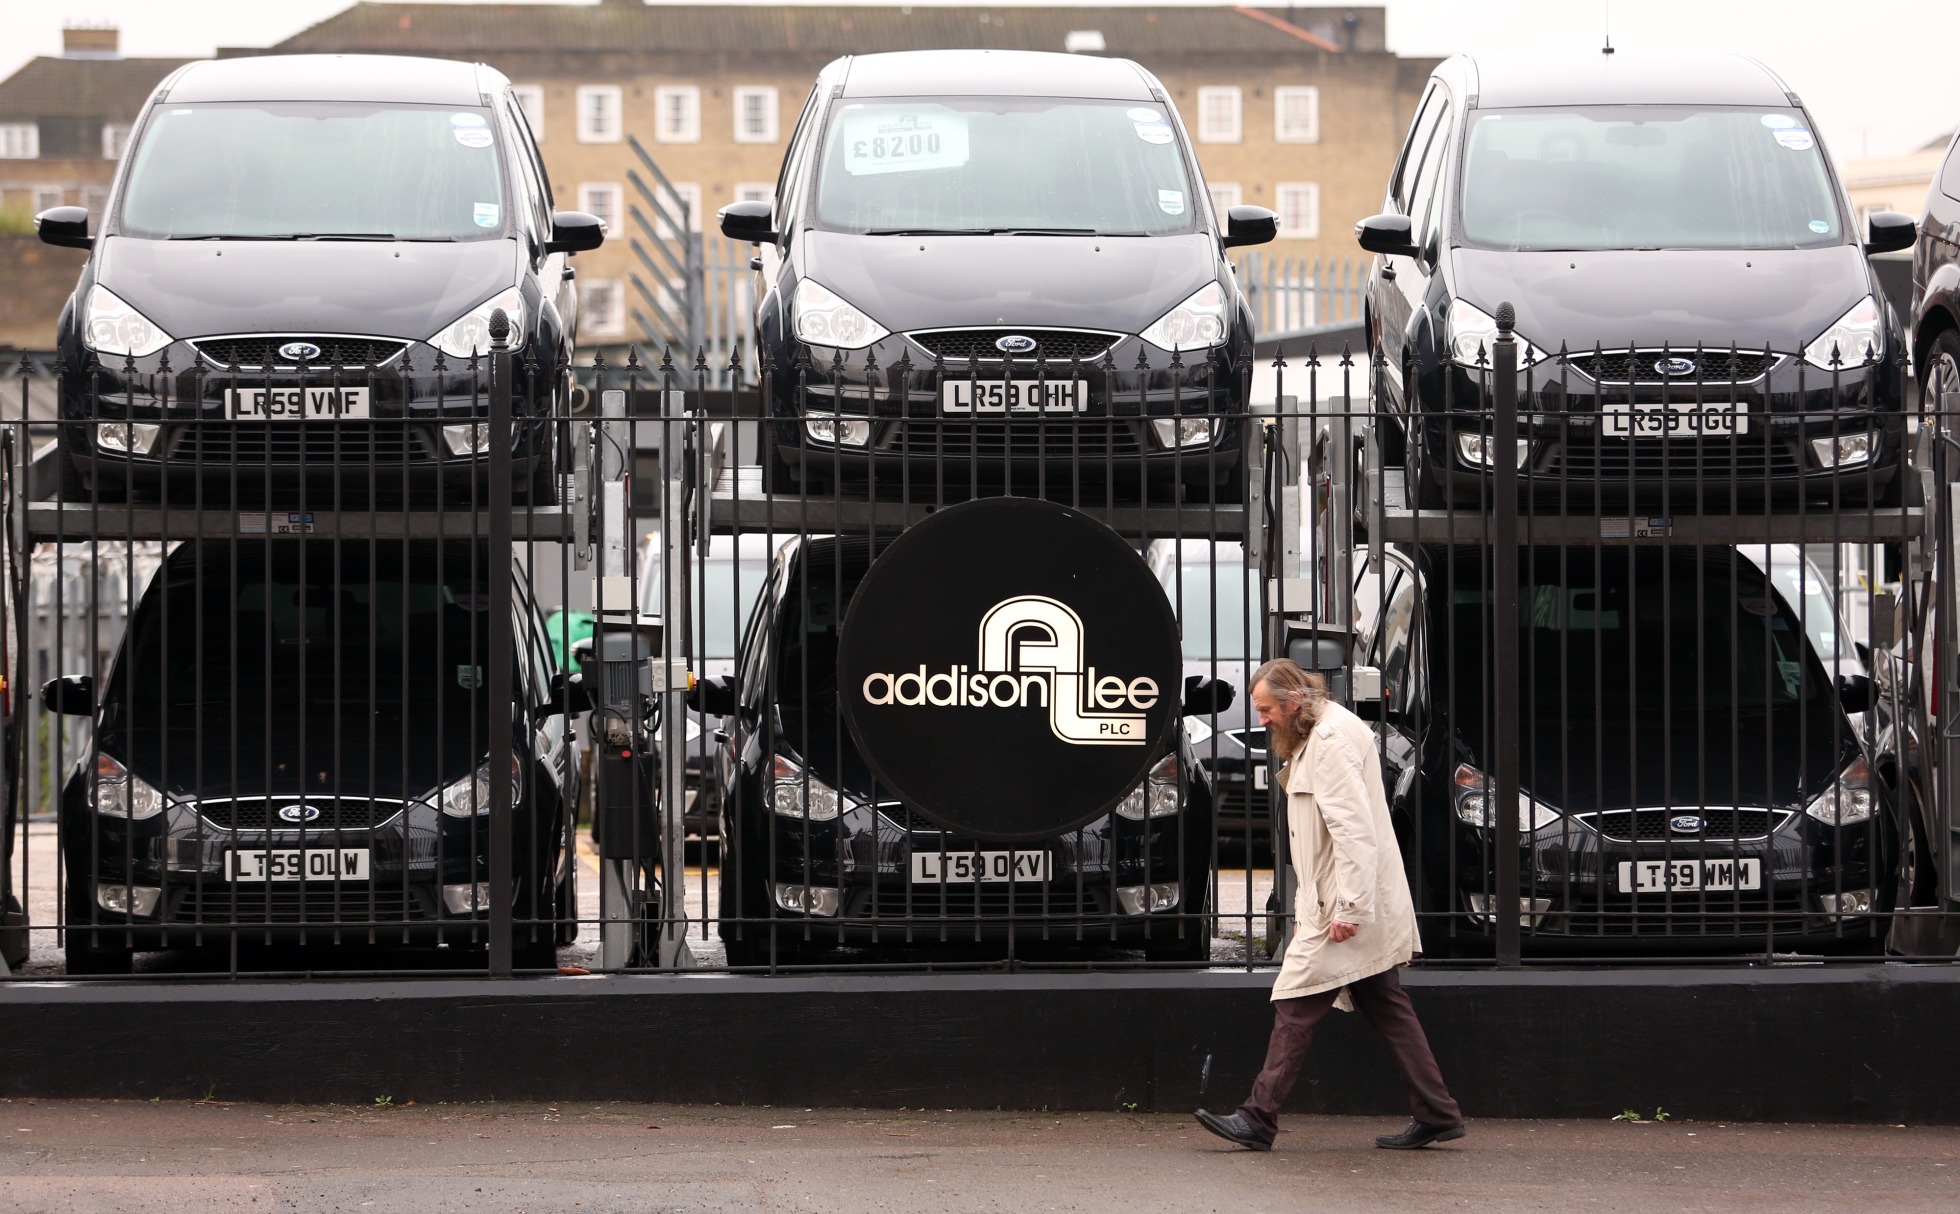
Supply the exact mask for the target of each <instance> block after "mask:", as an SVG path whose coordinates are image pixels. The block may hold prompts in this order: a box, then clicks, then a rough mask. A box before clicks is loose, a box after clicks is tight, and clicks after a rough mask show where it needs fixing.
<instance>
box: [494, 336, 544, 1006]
mask: <svg viewBox="0 0 1960 1214" xmlns="http://www.w3.org/2000/svg"><path fill="white" fill-rule="evenodd" d="M510 380H511V354H510V317H509V316H506V315H505V314H504V310H503V309H502V308H498V309H497V310H496V311H495V312H492V313H491V314H490V487H489V511H490V560H489V564H490V568H489V571H488V572H489V577H488V582H489V585H488V590H489V597H490V655H489V661H490V680H489V682H490V711H489V721H490V758H489V765H490V973H491V975H492V976H493V977H505V976H508V975H509V973H510V971H511V899H512V895H513V893H514V892H515V881H514V880H513V874H512V873H511V796H510V794H511V788H510V776H509V774H508V773H509V772H510V768H511V763H512V762H513V761H514V755H513V753H512V746H511V713H512V711H513V707H514V706H513V704H512V696H513V692H514V690H515V689H514V688H513V687H512V685H511V683H512V679H511V676H512V674H513V667H514V666H515V664H516V662H515V658H514V656H513V653H514V648H515V638H514V637H513V636H512V635H511V602H512V594H513V588H512V586H511V572H510V566H511V561H512V560H513V559H514V558H515V553H514V552H513V551H512V547H511V518H510V510H511V505H510V502H511V483H510V471H511V469H510V390H511V383H510ZM539 892H542V891H539ZM537 902H538V904H539V905H542V904H543V899H542V898H540V899H537Z"/></svg>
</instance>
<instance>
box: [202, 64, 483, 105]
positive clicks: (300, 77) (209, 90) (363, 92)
mask: <svg viewBox="0 0 1960 1214" xmlns="http://www.w3.org/2000/svg"><path fill="white" fill-rule="evenodd" d="M503 82H504V77H503V74H502V73H501V72H498V71H496V70H495V69H494V68H489V67H485V66H484V65H482V64H480V63H463V62H460V61H458V60H455V59H421V58H416V57H414V56H410V55H250V56H243V57H240V58H237V59H205V60H200V61H198V62H196V63H191V64H187V65H185V66H184V68H183V69H182V70H180V71H179V72H178V73H177V74H176V75H175V76H173V77H171V78H170V80H169V81H168V82H166V84H165V86H164V90H165V92H164V95H165V96H167V97H168V98H169V99H170V100H171V101H374V102H405V103H409V104H417V103H420V104H425V105H481V104H483V98H484V94H485V93H486V92H487V91H489V90H490V89H492V88H495V87H497V86H500V85H501V84H503Z"/></svg>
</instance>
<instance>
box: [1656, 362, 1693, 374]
mask: <svg viewBox="0 0 1960 1214" xmlns="http://www.w3.org/2000/svg"><path fill="white" fill-rule="evenodd" d="M1654 370H1656V371H1658V372H1660V373H1661V374H1662V375H1666V376H1669V377H1670V378H1676V377H1679V376H1683V375H1693V374H1694V373H1695V360H1694V359H1692V358H1663V359H1661V360H1660V361H1659V362H1657V363H1655V364H1654Z"/></svg>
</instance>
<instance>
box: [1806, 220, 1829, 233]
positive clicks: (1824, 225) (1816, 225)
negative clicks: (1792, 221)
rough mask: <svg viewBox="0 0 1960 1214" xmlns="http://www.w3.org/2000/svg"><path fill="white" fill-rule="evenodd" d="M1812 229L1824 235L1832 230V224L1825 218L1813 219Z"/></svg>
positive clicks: (1811, 222)
mask: <svg viewBox="0 0 1960 1214" xmlns="http://www.w3.org/2000/svg"><path fill="white" fill-rule="evenodd" d="M1810 230H1811V231H1813V232H1815V233H1817V234H1818V235H1819V236H1822V235H1823V234H1824V233H1826V232H1828V231H1830V230H1831V225H1830V224H1829V223H1828V222H1826V221H1825V220H1822V219H1813V220H1811V221H1810Z"/></svg>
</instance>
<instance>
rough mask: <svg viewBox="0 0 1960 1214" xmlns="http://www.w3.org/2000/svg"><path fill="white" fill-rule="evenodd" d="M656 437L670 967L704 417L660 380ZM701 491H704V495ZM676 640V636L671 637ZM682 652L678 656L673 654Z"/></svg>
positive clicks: (683, 932) (664, 927) (682, 916)
mask: <svg viewBox="0 0 1960 1214" xmlns="http://www.w3.org/2000/svg"><path fill="white" fill-rule="evenodd" d="M660 400H661V406H660V416H661V426H662V428H663V429H664V430H665V431H666V433H665V434H663V435H662V436H661V440H660V491H661V495H662V496H661V511H660V545H661V555H660V560H661V565H662V567H663V569H664V571H665V572H664V576H663V583H664V584H665V585H667V586H670V587H673V588H674V593H673V594H672V596H671V597H670V599H669V602H670V603H671V604H673V607H672V609H671V610H670V611H669V613H668V618H667V625H668V626H667V627H666V628H665V629H663V630H662V634H663V638H664V640H663V643H662V645H661V651H660V652H661V656H660V659H659V661H660V663H661V676H662V677H661V679H660V680H659V682H658V683H657V684H656V685H655V687H656V692H655V694H657V695H659V696H660V728H661V730H662V740H661V747H660V754H661V760H662V761H661V765H660V808H661V811H662V812H661V815H660V823H661V848H660V875H661V877H660V946H659V949H660V964H661V966H662V967H663V968H667V969H681V968H685V967H688V966H691V965H692V964H693V962H694V958H693V954H692V953H691V952H690V951H689V950H688V947H687V881H686V873H687V850H686V849H687V823H686V815H685V810H686V804H687V735H686V732H685V730H686V726H687V680H686V678H685V677H679V676H678V672H677V671H676V669H675V668H676V666H681V667H683V668H684V669H685V668H689V667H691V665H692V664H691V663H689V662H687V661H686V657H687V654H688V650H689V648H690V647H691V646H692V644H693V636H692V629H690V628H687V627H684V626H683V622H685V621H688V620H689V615H688V613H687V612H685V611H682V610H680V606H681V604H683V603H688V604H691V603H694V602H698V601H699V600H698V598H697V597H696V596H695V595H694V594H693V593H692V590H691V588H690V587H689V584H688V575H689V573H690V572H691V570H690V569H689V568H688V554H689V551H690V548H689V542H690V541H691V540H692V539H693V538H694V537H693V529H694V523H695V521H696V520H695V519H694V517H693V516H692V515H691V513H690V511H689V510H688V504H689V503H688V496H689V495H688V488H689V484H688V481H689V476H688V473H689V470H690V464H691V463H692V462H693V460H694V458H695V456H696V451H695V444H694V442H693V441H692V440H693V439H694V438H695V436H696V434H697V433H698V432H699V431H700V430H701V428H702V427H703V426H704V425H705V418H704V417H701V416H698V415H694V414H690V413H688V412H687V411H686V402H685V397H684V396H683V395H682V393H680V392H679V391H676V390H674V389H671V388H668V387H666V386H665V385H663V386H662V391H661V394H660ZM702 496H703V497H704V498H705V496H706V493H705V492H704V493H703V495H702ZM677 641H678V642H679V643H678V644H676V642H677ZM675 657H679V658H681V659H682V661H681V662H675V661H673V660H672V659H673V658H675Z"/></svg>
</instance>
